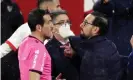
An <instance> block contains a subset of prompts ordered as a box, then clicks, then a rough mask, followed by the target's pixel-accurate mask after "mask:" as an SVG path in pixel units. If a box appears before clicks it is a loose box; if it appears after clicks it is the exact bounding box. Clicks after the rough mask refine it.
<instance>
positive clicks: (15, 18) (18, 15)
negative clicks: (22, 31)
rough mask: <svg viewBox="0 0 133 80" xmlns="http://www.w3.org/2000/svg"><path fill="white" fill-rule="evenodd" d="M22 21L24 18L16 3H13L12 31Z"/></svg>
mask: <svg viewBox="0 0 133 80" xmlns="http://www.w3.org/2000/svg"><path fill="white" fill-rule="evenodd" d="M23 23H24V18H23V16H22V14H21V11H20V9H19V7H18V5H17V4H15V3H14V4H13V12H12V30H13V32H14V31H15V30H16V29H17V28H18V27H19V26H21V25H22V24H23Z"/></svg>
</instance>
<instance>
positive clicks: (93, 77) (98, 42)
mask: <svg viewBox="0 0 133 80" xmlns="http://www.w3.org/2000/svg"><path fill="white" fill-rule="evenodd" d="M75 39H76V40H75ZM78 41H80V42H78ZM70 42H71V45H72V47H73V49H74V50H75V51H76V53H77V54H78V55H80V56H81V57H82V61H81V66H80V80H118V78H119V75H120V73H121V68H120V56H119V53H118V51H117V49H116V47H115V45H114V44H113V43H112V42H111V41H109V40H108V39H106V38H105V37H103V36H96V37H93V38H91V39H87V40H82V39H78V38H73V37H71V38H70ZM76 42H78V43H77V44H76Z"/></svg>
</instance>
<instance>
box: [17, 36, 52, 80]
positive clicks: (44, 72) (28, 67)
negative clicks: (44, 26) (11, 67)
mask: <svg viewBox="0 0 133 80" xmlns="http://www.w3.org/2000/svg"><path fill="white" fill-rule="evenodd" d="M18 59H19V69H20V76H21V80H29V71H34V72H37V73H39V74H40V75H41V77H40V80H51V57H50V55H49V53H48V51H47V50H46V48H45V46H44V44H43V43H42V42H41V41H40V40H38V39H37V38H35V37H33V36H29V37H27V38H25V39H24V40H23V42H22V43H21V44H20V47H19V51H18Z"/></svg>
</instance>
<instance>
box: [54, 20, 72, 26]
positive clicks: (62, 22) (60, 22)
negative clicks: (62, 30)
mask: <svg viewBox="0 0 133 80" xmlns="http://www.w3.org/2000/svg"><path fill="white" fill-rule="evenodd" d="M65 23H68V24H69V25H72V24H71V21H69V20H68V21H66V22H65V21H59V22H58V23H54V25H63V24H65Z"/></svg>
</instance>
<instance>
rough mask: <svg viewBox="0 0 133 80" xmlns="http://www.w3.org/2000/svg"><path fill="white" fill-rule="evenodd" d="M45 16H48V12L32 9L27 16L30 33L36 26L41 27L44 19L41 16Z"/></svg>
mask: <svg viewBox="0 0 133 80" xmlns="http://www.w3.org/2000/svg"><path fill="white" fill-rule="evenodd" d="M46 14H50V13H49V12H48V10H42V9H39V8H37V9H33V10H32V11H31V12H30V13H29V15H28V25H29V27H30V29H31V31H35V30H36V25H37V24H40V25H43V24H44V22H45V21H44V18H43V16H44V15H46Z"/></svg>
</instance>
